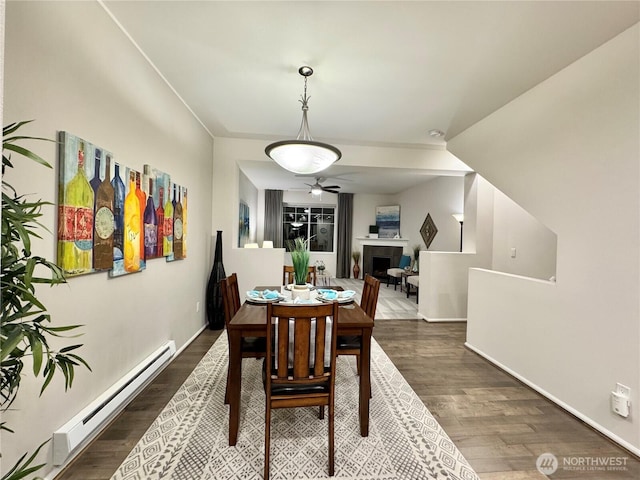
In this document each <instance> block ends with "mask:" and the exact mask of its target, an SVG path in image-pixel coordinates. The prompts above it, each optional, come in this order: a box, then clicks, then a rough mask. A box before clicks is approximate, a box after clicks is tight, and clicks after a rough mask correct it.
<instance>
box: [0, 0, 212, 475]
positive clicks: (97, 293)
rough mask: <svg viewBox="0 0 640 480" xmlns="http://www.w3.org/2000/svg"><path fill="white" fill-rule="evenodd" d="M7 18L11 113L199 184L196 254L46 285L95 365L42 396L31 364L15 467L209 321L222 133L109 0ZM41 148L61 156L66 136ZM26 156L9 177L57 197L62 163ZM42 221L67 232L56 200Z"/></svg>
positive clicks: (51, 133)
mask: <svg viewBox="0 0 640 480" xmlns="http://www.w3.org/2000/svg"><path fill="white" fill-rule="evenodd" d="M5 28H6V43H5V55H4V76H5V90H4V122H5V124H8V123H10V122H13V121H17V120H28V119H35V120H36V121H35V122H34V123H33V124H32V125H31V126H29V128H28V129H25V131H24V133H26V134H30V135H34V136H43V137H47V138H52V139H55V138H56V132H57V131H58V130H66V131H69V132H71V133H73V134H75V135H78V136H80V137H82V138H85V139H86V140H88V141H90V142H92V143H94V144H96V145H100V146H103V147H104V148H106V149H108V150H110V151H112V152H114V154H115V159H116V160H117V161H119V162H122V163H123V164H125V165H128V166H131V167H133V168H135V169H137V170H142V167H143V165H144V164H145V163H148V164H151V165H153V166H155V167H157V168H159V169H160V170H162V171H165V172H167V173H170V174H171V175H172V178H173V179H175V181H176V182H177V183H179V184H181V185H184V186H186V187H187V188H188V189H189V207H188V208H189V215H188V221H189V226H188V237H187V242H188V258H187V259H186V260H184V261H177V262H172V263H167V262H165V261H164V260H163V259H156V260H153V261H150V262H149V263H148V264H147V271H144V272H142V273H139V274H135V275H128V276H125V277H120V278H115V279H110V278H109V277H108V275H107V274H106V273H96V274H92V275H85V276H81V277H76V278H72V279H70V280H69V283H68V284H67V285H62V286H58V287H55V288H52V289H49V288H41V289H38V296H39V297H40V298H41V299H42V300H43V302H44V304H45V305H46V306H47V307H48V309H49V311H50V313H51V315H52V318H53V321H54V324H55V325H66V324H73V323H81V324H83V325H84V327H83V328H82V332H83V333H84V335H83V336H82V337H80V338H76V339H72V340H70V341H69V342H66V341H65V342H53V344H54V345H68V344H70V342H73V343H75V342H81V343H83V344H84V347H83V348H82V349H81V350H80V351H79V353H80V355H82V356H83V357H84V358H85V359H86V360H87V361H88V362H89V364H90V365H91V367H92V370H93V372H88V371H87V370H85V369H83V368H79V369H78V370H77V372H76V377H75V380H74V384H73V388H71V389H70V390H69V391H68V392H67V393H64V388H63V384H62V381H61V378H62V376H61V375H60V374H57V377H59V378H57V379H55V380H54V381H53V382H52V384H51V385H50V386H49V387H48V389H47V390H46V391H45V393H44V394H43V395H42V397H40V398H39V397H38V394H39V385H40V384H39V383H36V382H35V381H34V380H33V379H32V376H31V375H30V365H28V364H27V365H26V367H25V375H24V377H23V383H22V386H21V389H20V393H19V395H18V398H17V400H16V402H15V403H14V405H13V407H14V410H12V411H11V412H7V413H4V414H3V421H6V422H7V423H8V425H10V426H11V427H13V428H14V429H15V431H16V433H15V434H7V433H5V432H3V434H2V437H3V438H2V439H3V442H2V456H3V458H2V460H3V462H2V463H3V464H2V468H3V471H5V472H6V469H7V468H9V467H10V466H11V465H12V464H13V463H14V461H15V460H16V458H17V457H18V456H19V455H21V454H22V453H24V452H27V451H30V452H33V451H34V450H35V449H36V447H37V446H38V445H39V444H40V443H41V442H43V441H44V440H47V439H49V438H51V435H52V432H53V431H55V430H56V429H57V428H59V427H60V426H61V425H62V424H64V423H65V422H66V421H68V420H69V419H70V418H71V417H73V416H74V415H75V414H76V413H77V412H79V411H80V410H82V409H83V408H84V407H85V406H86V405H88V404H89V403H91V401H92V400H94V399H95V398H96V397H98V396H99V395H100V394H102V393H103V392H104V391H105V390H107V389H108V388H109V387H110V386H111V385H113V384H114V383H115V382H117V381H118V380H119V379H120V378H121V377H122V376H123V375H124V374H125V373H127V372H128V371H129V370H130V369H132V368H133V367H134V366H136V365H137V364H138V363H139V362H140V361H142V360H143V359H144V358H145V357H146V356H147V355H149V354H150V353H151V352H152V351H154V350H155V349H156V348H158V346H160V345H162V344H164V343H165V342H166V341H167V340H169V339H174V340H175V341H176V344H177V346H178V348H180V347H182V346H183V345H184V344H185V342H187V341H188V340H189V339H190V338H191V337H192V336H193V335H194V334H196V333H197V332H198V331H199V330H200V329H201V328H203V327H204V325H205V319H204V309H201V310H200V312H196V309H195V305H196V302H198V301H200V302H201V304H204V303H203V302H204V293H205V288H206V282H207V278H208V274H209V269H210V265H211V257H210V254H209V252H210V246H209V242H210V232H211V181H210V178H211V174H212V158H211V157H212V139H211V137H209V135H208V134H207V133H206V131H205V130H204V129H203V128H202V127H201V125H200V124H199V123H197V122H196V121H195V120H194V118H193V117H192V116H191V115H190V113H189V112H188V110H187V109H186V108H185V107H184V105H183V104H182V103H181V102H180V101H179V100H178V99H177V98H176V97H175V95H174V94H173V93H172V92H171V90H170V89H169V88H168V87H167V85H166V84H165V83H164V82H163V81H162V80H161V79H160V78H159V77H158V75H157V74H156V72H155V71H154V70H153V69H152V68H151V67H150V66H149V65H148V64H147V63H146V62H145V61H144V59H143V57H142V56H141V55H140V53H139V52H138V51H137V50H136V49H135V48H134V47H133V46H132V44H131V43H130V42H129V40H127V38H126V37H125V36H124V35H123V33H122V32H121V31H120V30H119V29H118V27H117V26H116V25H115V24H114V23H113V21H112V20H111V19H110V18H109V17H108V15H107V14H106V13H105V11H104V10H103V9H102V8H101V7H100V5H99V4H98V3H96V2H8V3H7V4H6V24H5ZM32 148H33V149H34V150H35V151H37V152H38V153H39V154H41V155H42V156H43V157H44V158H46V159H48V160H50V161H51V163H52V164H53V165H56V147H55V144H53V143H51V144H44V143H38V144H33V145H32ZM16 163H17V165H18V167H17V168H16V169H15V171H11V172H8V174H7V175H6V179H7V180H8V181H10V182H11V183H13V184H14V185H15V186H16V187H17V188H18V189H19V191H21V192H33V193H35V195H36V196H37V197H36V198H40V197H41V198H43V199H45V200H50V201H54V200H55V198H56V196H55V193H56V184H57V168H54V169H52V170H48V169H46V168H43V167H40V166H37V165H36V164H35V163H34V162H31V161H28V160H26V161H22V160H19V161H16ZM43 220H44V224H45V225H46V226H47V227H48V228H49V229H50V230H51V231H52V232H55V231H56V223H55V220H56V218H55V213H54V209H53V208H47V209H45V216H44V219H43ZM34 250H35V253H36V254H39V255H43V256H45V257H47V258H49V259H51V260H55V238H54V237H53V236H52V235H49V234H47V233H45V234H44V239H43V240H42V241H39V242H36V244H35V249H34ZM50 448H51V445H50V444H49V445H47V446H46V447H45V449H44V454H43V456H42V457H43V458H44V460H46V459H47V458H50ZM48 468H49V467H46V468H45V470H44V472H46V471H47V470H48ZM44 472H39V473H44Z"/></svg>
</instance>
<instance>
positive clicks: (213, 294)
mask: <svg viewBox="0 0 640 480" xmlns="http://www.w3.org/2000/svg"><path fill="white" fill-rule="evenodd" d="M224 277H226V275H225V273H224V265H223V264H222V231H221V230H218V234H217V236H216V253H215V255H214V257H213V268H212V269H211V275H210V276H209V283H207V321H208V323H209V328H210V329H211V330H221V329H223V328H224V305H223V304H222V294H221V292H220V280H222V279H223V278H224Z"/></svg>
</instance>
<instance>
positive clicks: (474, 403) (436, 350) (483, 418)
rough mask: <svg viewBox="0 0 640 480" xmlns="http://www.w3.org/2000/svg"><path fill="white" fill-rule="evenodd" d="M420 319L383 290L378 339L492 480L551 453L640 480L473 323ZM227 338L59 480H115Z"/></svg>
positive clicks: (573, 473) (185, 360)
mask: <svg viewBox="0 0 640 480" xmlns="http://www.w3.org/2000/svg"><path fill="white" fill-rule="evenodd" d="M338 283H339V284H340V285H342V286H343V287H344V288H352V289H355V290H356V291H358V292H359V288H361V285H362V282H361V281H354V280H349V281H345V280H342V279H341V280H339V281H338ZM410 312H413V315H411V314H410ZM416 313H417V308H416V303H415V296H413V297H411V298H410V299H407V298H406V295H405V294H404V293H402V294H401V293H400V292H399V289H398V290H397V291H396V292H394V291H393V286H390V287H388V288H387V287H386V286H385V285H384V284H383V285H382V286H381V288H380V297H379V305H378V311H377V312H376V326H375V328H374V337H375V339H376V340H377V341H378V343H379V344H380V346H381V347H382V348H383V349H384V350H385V352H386V353H387V355H388V356H389V357H390V358H391V360H392V361H393V363H394V364H395V365H396V366H397V368H398V369H399V370H400V372H401V373H402V375H403V376H404V377H405V378H406V380H407V381H408V382H409V384H410V385H411V386H412V387H413V389H414V390H415V392H416V393H417V394H418V395H419V396H420V398H421V399H422V401H423V402H424V403H425V405H426V406H427V408H428V409H429V410H430V411H431V412H432V413H433V415H434V416H435V417H436V419H437V420H438V422H439V423H440V424H441V425H442V426H443V428H444V429H445V431H446V432H447V433H448V435H449V436H450V437H451V439H452V440H453V441H454V442H455V444H456V445H457V447H458V448H459V449H460V451H461V452H462V454H463V455H464V456H465V458H466V459H467V460H468V461H469V463H470V464H471V466H472V467H473V468H474V469H475V471H476V472H477V473H478V475H479V476H480V478H481V479H482V480H529V479H544V478H547V477H545V476H544V475H542V474H541V473H539V472H538V471H537V469H536V459H537V457H538V456H539V455H540V454H542V453H546V452H549V453H553V454H554V455H556V456H557V457H558V458H559V459H560V460H561V462H562V459H563V458H567V459H570V461H571V462H573V463H574V464H578V463H580V462H582V463H583V464H584V463H586V462H593V461H594V460H593V459H596V461H597V459H607V458H615V459H624V462H626V465H624V468H625V470H618V471H602V470H588V469H587V468H586V467H580V466H579V465H578V466H577V467H576V469H575V470H565V469H563V467H562V464H561V466H560V468H559V469H558V470H557V471H556V473H554V474H553V475H551V476H550V477H548V478H551V479H585V480H589V479H593V480H596V479H597V480H627V479H628V480H631V479H633V480H637V479H639V478H640V460H639V459H638V458H635V457H633V456H632V455H631V454H629V453H628V452H626V451H625V450H623V449H621V448H619V447H618V446H616V445H615V444H614V443H612V442H611V441H610V440H608V439H607V438H605V437H603V436H602V435H600V434H599V433H597V432H595V431H594V430H592V429H591V428H590V427H588V426H586V425H585V424H583V423H582V422H581V421H579V420H577V419H576V418H575V417H573V416H572V415H570V414H568V413H566V412H565V411H564V410H562V409H561V408H559V407H557V406H555V405H554V404H553V403H551V402H550V401H548V400H546V399H545V398H544V397H542V396H541V395H539V394H538V393H536V392H535V391H533V390H532V389H530V388H529V387H527V386H525V385H523V384H522V383H520V382H518V381H517V380H515V379H514V378H512V377H511V376H509V375H507V374H506V373H504V372H502V371H501V370H499V369H497V368H496V367H494V366H493V365H491V364H490V363H489V362H487V361H486V360H484V359H483V358H481V357H479V356H478V355H476V354H475V353H473V352H471V351H469V350H468V349H466V348H465V347H464V341H465V334H466V324H464V323H426V322H424V321H423V320H418V319H416V318H415V316H416ZM402 314H404V315H406V316H405V317H404V319H398V317H397V316H396V315H402ZM219 335H220V332H219V331H211V330H205V331H203V332H202V334H201V335H200V336H198V338H197V339H196V340H195V341H194V342H193V343H192V344H191V345H189V346H188V347H187V348H186V349H185V350H184V351H183V352H182V353H181V354H180V355H179V356H178V358H176V359H175V360H174V361H173V362H172V363H171V364H170V365H169V366H168V367H167V368H166V369H165V370H164V371H163V372H162V373H161V374H160V375H159V376H158V377H157V378H156V379H155V380H154V381H153V382H152V383H151V384H150V385H149V386H148V387H147V388H146V389H145V390H144V391H143V392H142V393H141V394H140V395H139V396H138V397H137V398H136V399H135V400H134V401H133V402H132V403H131V404H130V405H129V406H128V407H127V408H126V409H125V410H124V411H123V412H122V413H121V414H120V415H119V417H118V418H116V419H115V420H114V421H113V422H112V423H111V425H109V427H108V428H107V429H106V430H105V431H104V432H103V433H102V434H101V435H100V436H99V437H98V438H97V439H96V440H95V441H94V442H93V443H92V444H91V445H89V446H88V447H87V448H86V449H85V451H84V452H82V454H81V455H79V456H78V457H77V458H76V459H75V461H74V462H73V463H72V464H71V465H70V466H69V467H67V468H66V469H65V471H63V472H61V473H60V474H59V475H58V476H57V477H56V480H96V479H105V480H106V479H109V478H110V477H111V475H112V474H113V473H114V472H115V471H116V469H117V468H118V466H119V465H120V463H121V462H122V461H123V460H124V458H125V457H126V456H127V454H128V453H129V451H131V449H132V448H133V447H134V446H135V444H136V443H137V442H138V440H139V439H140V438H141V436H142V434H143V433H144V432H145V431H146V429H147V428H148V427H149V425H150V424H151V422H153V420H154V419H155V418H156V416H157V415H158V414H159V413H160V412H161V410H162V409H163V408H164V406H165V404H166V403H167V402H168V401H169V399H170V398H171V397H172V396H173V394H174V393H175V391H176V390H177V389H178V388H179V387H180V385H181V384H182V382H183V381H184V380H185V379H186V378H187V376H188V375H189V374H190V373H191V371H192V369H193V368H194V367H195V365H196V364H197V363H198V361H199V360H200V359H201V358H202V356H203V355H204V354H205V353H206V352H207V350H208V349H209V348H210V346H211V345H212V344H213V343H214V342H215V341H216V340H217V338H218V336H219ZM336 448H339V446H336ZM601 461H602V460H601ZM220 480H224V479H220ZM419 480H422V479H419Z"/></svg>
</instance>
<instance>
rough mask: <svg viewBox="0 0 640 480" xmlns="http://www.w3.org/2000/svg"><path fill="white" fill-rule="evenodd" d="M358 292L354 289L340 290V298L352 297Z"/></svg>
mask: <svg viewBox="0 0 640 480" xmlns="http://www.w3.org/2000/svg"><path fill="white" fill-rule="evenodd" d="M355 294H356V292H355V291H354V290H345V291H344V292H340V298H351V297H353V296H354V295H355Z"/></svg>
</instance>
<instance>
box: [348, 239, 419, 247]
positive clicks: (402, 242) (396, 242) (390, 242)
mask: <svg viewBox="0 0 640 480" xmlns="http://www.w3.org/2000/svg"><path fill="white" fill-rule="evenodd" d="M356 240H358V241H359V242H360V245H362V246H363V247H364V246H365V245H373V246H376V247H408V246H409V239H407V238H369V237H356Z"/></svg>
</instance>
